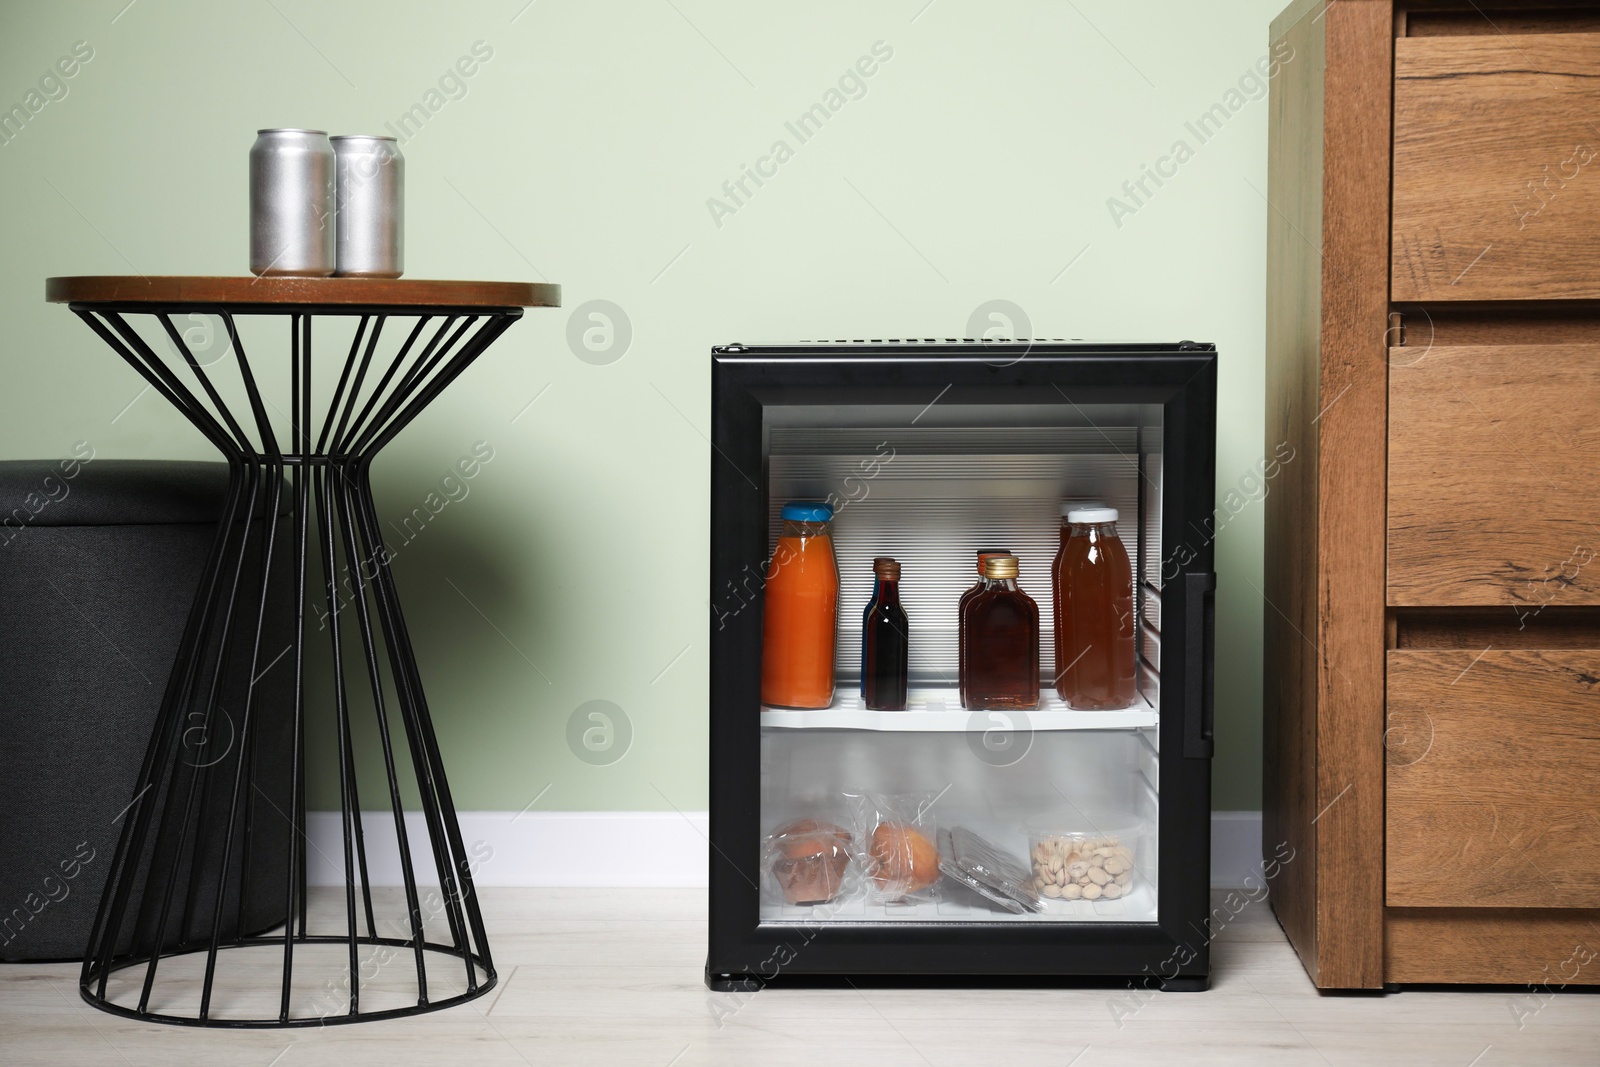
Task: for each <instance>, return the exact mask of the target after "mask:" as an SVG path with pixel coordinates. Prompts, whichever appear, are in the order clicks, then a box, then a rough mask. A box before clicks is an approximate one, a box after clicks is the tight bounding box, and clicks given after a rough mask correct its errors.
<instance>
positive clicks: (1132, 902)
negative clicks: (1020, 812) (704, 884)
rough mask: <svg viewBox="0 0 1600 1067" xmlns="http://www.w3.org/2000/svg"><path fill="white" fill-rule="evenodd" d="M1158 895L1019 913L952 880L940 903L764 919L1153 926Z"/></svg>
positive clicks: (771, 912) (767, 913)
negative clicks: (954, 883)
mask: <svg viewBox="0 0 1600 1067" xmlns="http://www.w3.org/2000/svg"><path fill="white" fill-rule="evenodd" d="M1156 918H1157V916H1156V894H1155V892H1154V890H1152V889H1151V887H1150V885H1149V884H1148V883H1147V882H1145V881H1144V880H1143V879H1140V880H1139V881H1137V882H1135V883H1134V888H1133V892H1131V893H1130V894H1128V895H1127V896H1126V897H1122V898H1120V899H1117V900H1052V901H1049V902H1048V903H1046V905H1045V909H1044V911H1041V912H1034V911H1030V912H1025V913H1023V914H1021V915H1015V914H1013V913H1011V912H1009V911H1005V910H1002V909H1001V908H1000V907H999V906H998V905H994V904H990V903H989V902H988V901H986V900H984V899H983V898H981V897H979V896H978V895H977V894H976V893H972V892H970V891H968V890H966V889H964V888H962V887H959V886H954V887H953V886H952V883H951V882H950V880H949V879H948V878H946V879H944V880H942V881H941V882H940V884H939V899H938V900H935V901H931V902H928V903H924V904H887V905H885V904H869V903H867V902H865V901H864V900H861V899H859V898H857V899H853V900H843V901H839V902H836V903H833V904H819V905H817V906H815V907H798V908H797V907H791V906H789V905H786V904H783V903H775V902H773V901H771V900H763V901H762V902H761V911H760V921H761V922H763V923H771V924H773V925H795V924H805V925H807V926H814V925H816V924H818V923H828V924H834V925H848V924H852V923H869V924H882V923H891V924H895V923H927V924H934V923H974V922H988V923H1051V924H1054V923H1095V922H1100V923H1153V922H1155V921H1156Z"/></svg>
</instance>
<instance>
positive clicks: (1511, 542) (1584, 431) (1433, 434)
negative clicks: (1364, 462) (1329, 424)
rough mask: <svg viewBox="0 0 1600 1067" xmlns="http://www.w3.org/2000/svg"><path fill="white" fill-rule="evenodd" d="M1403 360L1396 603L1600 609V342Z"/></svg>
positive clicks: (1397, 378)
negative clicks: (1584, 607) (1589, 606)
mask: <svg viewBox="0 0 1600 1067" xmlns="http://www.w3.org/2000/svg"><path fill="white" fill-rule="evenodd" d="M1595 183H1596V185H1597V186H1600V174H1597V175H1596V176H1595ZM1596 245H1597V247H1600V241H1597V242H1596ZM1408 361H1411V362H1408ZM1390 362H1391V364H1392V366H1391V367H1390V370H1389V578H1388V582H1389V592H1388V597H1389V603H1390V604H1391V605H1393V606H1396V607H1407V606H1417V607H1426V606H1441V607H1448V606H1455V605H1504V606H1508V607H1511V608H1513V609H1515V610H1516V611H1517V612H1518V613H1519V615H1522V616H1527V615H1528V614H1529V613H1531V612H1537V611H1539V610H1542V609H1543V608H1545V607H1548V606H1552V605H1559V606H1563V607H1569V606H1578V605H1586V604H1589V605H1592V604H1600V345H1509V346H1496V347H1459V348H1434V349H1431V350H1429V349H1423V348H1411V347H1406V348H1397V349H1393V350H1392V352H1391V361H1390Z"/></svg>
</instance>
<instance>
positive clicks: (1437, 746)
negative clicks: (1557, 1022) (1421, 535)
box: [1384, 649, 1600, 908]
mask: <svg viewBox="0 0 1600 1067" xmlns="http://www.w3.org/2000/svg"><path fill="white" fill-rule="evenodd" d="M1385 756H1386V758H1387V762H1388V767H1387V772H1386V780H1387V796H1386V799H1385V812H1386V820H1385V821H1386V838H1387V839H1386V842H1385V853H1384V856H1385V869H1386V871H1387V886H1386V891H1385V899H1386V902H1387V903H1388V904H1389V905H1390V906H1391V907H1394V906H1399V907H1447V908H1480V907H1501V908H1506V907H1526V908H1594V907H1600V650H1585V651H1572V650H1566V649H1562V650H1552V651H1540V650H1533V649H1518V650H1515V651H1498V650H1493V649H1491V650H1489V651H1487V652H1472V651H1468V650H1453V649H1451V650H1446V649H1440V650H1429V651H1404V650H1400V651H1391V652H1389V653H1388V730H1387V736H1386V745H1385Z"/></svg>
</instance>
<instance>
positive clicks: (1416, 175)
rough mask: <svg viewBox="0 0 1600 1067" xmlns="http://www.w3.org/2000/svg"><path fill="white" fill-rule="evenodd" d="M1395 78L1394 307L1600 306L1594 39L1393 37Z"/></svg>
mask: <svg viewBox="0 0 1600 1067" xmlns="http://www.w3.org/2000/svg"><path fill="white" fill-rule="evenodd" d="M1394 79H1395V80H1394V213H1393V227H1394V240H1393V244H1392V246H1391V248H1392V251H1391V256H1392V270H1391V283H1390V284H1391V292H1392V295H1393V298H1394V299H1395V300H1396V301H1412V300H1417V301H1420V300H1430V301H1438V300H1523V299H1558V298H1572V297H1584V298H1595V297H1600V241H1596V240H1595V239H1594V235H1595V233H1596V232H1600V132H1597V130H1600V126H1597V124H1596V122H1595V118H1596V116H1597V115H1600V34H1595V33H1558V34H1516V35H1513V36H1503V35H1500V34H1491V35H1486V36H1470V37H1402V38H1399V39H1398V40H1396V41H1395V52H1394ZM1331 162H1332V160H1330V163H1331Z"/></svg>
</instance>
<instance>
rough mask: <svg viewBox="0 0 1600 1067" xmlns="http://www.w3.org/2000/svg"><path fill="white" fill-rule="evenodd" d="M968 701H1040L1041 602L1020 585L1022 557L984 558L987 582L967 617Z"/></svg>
mask: <svg viewBox="0 0 1600 1067" xmlns="http://www.w3.org/2000/svg"><path fill="white" fill-rule="evenodd" d="M961 634H962V643H963V647H962V654H961V660H962V663H963V664H965V666H966V686H965V689H964V692H963V702H964V703H965V705H966V706H967V708H969V709H971V710H973V711H1015V710H1019V709H1031V708H1037V707H1038V706H1039V605H1038V604H1036V603H1034V601H1033V598H1032V597H1030V596H1029V595H1028V594H1027V593H1024V592H1023V591H1022V589H1021V588H1020V587H1019V586H1018V585H1017V557H1016V556H1009V555H1008V556H990V557H989V558H988V559H986V560H984V561H983V588H981V589H980V590H978V592H977V593H975V594H974V595H973V597H972V599H971V600H968V601H967V603H966V607H965V608H964V609H963V612H962V617H961Z"/></svg>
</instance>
